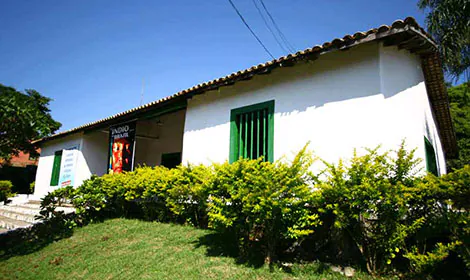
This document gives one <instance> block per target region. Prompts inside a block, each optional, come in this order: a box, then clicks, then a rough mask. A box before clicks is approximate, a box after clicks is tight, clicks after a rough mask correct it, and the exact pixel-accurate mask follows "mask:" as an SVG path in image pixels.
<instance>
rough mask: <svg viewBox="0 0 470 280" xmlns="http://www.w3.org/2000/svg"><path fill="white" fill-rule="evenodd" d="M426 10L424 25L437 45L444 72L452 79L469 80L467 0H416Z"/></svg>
mask: <svg viewBox="0 0 470 280" xmlns="http://www.w3.org/2000/svg"><path fill="white" fill-rule="evenodd" d="M418 6H419V7H420V8H421V9H423V10H425V9H429V13H428V14H427V16H426V24H427V28H428V31H429V33H431V35H432V36H433V37H434V39H435V40H436V41H437V43H438V45H439V49H440V52H441V55H442V59H443V62H444V68H445V70H446V71H447V73H448V74H450V75H451V76H452V77H453V78H456V79H457V78H458V77H459V76H460V75H462V74H465V76H466V77H465V78H466V81H467V82H468V81H469V78H470V3H469V2H468V0H419V2H418Z"/></svg>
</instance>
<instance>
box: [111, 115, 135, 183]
mask: <svg viewBox="0 0 470 280" xmlns="http://www.w3.org/2000/svg"><path fill="white" fill-rule="evenodd" d="M134 141H135V122H132V123H126V124H121V125H116V126H112V127H110V128H109V166H108V173H110V174H113V173H121V172H122V171H131V170H132V167H133V161H134Z"/></svg>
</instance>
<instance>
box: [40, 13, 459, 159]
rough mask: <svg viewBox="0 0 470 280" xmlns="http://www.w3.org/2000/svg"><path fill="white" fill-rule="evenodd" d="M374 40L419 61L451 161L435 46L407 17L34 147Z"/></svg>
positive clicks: (452, 145) (447, 116) (453, 147)
mask: <svg viewBox="0 0 470 280" xmlns="http://www.w3.org/2000/svg"><path fill="white" fill-rule="evenodd" d="M374 40H382V41H383V42H384V45H397V46H398V47H399V48H404V49H407V50H409V51H411V52H413V53H416V54H418V55H420V56H421V57H422V61H423V72H424V76H425V79H426V88H427V91H428V95H429V96H430V101H431V106H432V108H433V111H434V113H435V115H436V119H437V125H438V128H439V133H440V136H441V141H442V143H443V147H444V151H445V153H446V156H447V157H453V156H455V154H456V151H457V150H456V147H457V146H456V139H455V132H454V128H453V124H452V121H451V118H450V112H449V104H448V100H447V92H446V88H445V84H444V78H443V74H442V66H441V62H440V59H439V55H438V51H437V47H436V43H435V42H434V40H433V39H432V37H431V36H430V35H429V34H428V33H427V32H426V31H425V30H424V29H423V28H422V27H420V26H419V25H418V23H417V22H416V20H415V19H414V18H412V17H408V18H406V19H404V20H396V21H395V22H393V23H392V24H391V25H382V26H380V27H378V28H372V29H369V30H368V31H365V32H356V33H354V34H353V35H350V34H347V35H344V36H343V37H342V38H334V39H333V40H331V41H329V42H325V43H323V44H322V45H316V46H313V47H312V48H308V49H305V50H302V51H298V52H296V53H294V54H289V55H287V56H282V57H280V58H278V59H274V60H271V61H268V62H265V63H261V64H258V65H254V66H252V67H250V68H248V69H245V70H243V71H238V72H236V73H232V74H230V75H227V76H225V77H221V78H218V79H214V80H212V81H209V82H204V83H201V84H198V85H195V86H193V87H191V88H189V89H185V90H182V91H180V92H177V93H175V94H173V95H171V96H168V97H165V98H161V99H159V100H156V101H153V102H150V103H147V104H145V105H142V106H139V107H136V108H132V109H130V110H127V111H125V112H121V113H118V114H115V115H112V116H109V117H107V118H104V119H101V120H97V121H94V122H90V123H87V124H84V125H81V126H78V127H75V128H72V129H69V130H66V131H62V132H59V133H57V134H54V135H52V136H49V137H45V138H42V139H40V140H36V141H35V143H42V142H44V141H48V140H51V139H56V138H58V137H62V136H66V135H69V134H72V133H76V132H81V131H87V130H92V129H97V128H103V127H106V126H109V125H112V124H116V123H119V122H122V121H126V120H129V119H131V118H134V117H138V116H139V114H141V113H146V112H148V111H150V110H158V109H159V108H164V107H165V106H168V105H169V104H171V103H172V102H180V101H181V100H184V101H185V100H187V99H188V98H191V96H193V95H195V94H201V93H204V92H206V91H208V90H213V89H217V88H219V87H222V86H226V85H230V84H233V83H235V82H237V81H240V80H243V79H246V78H247V75H248V76H249V77H251V76H253V75H256V74H262V73H269V72H270V71H271V70H272V69H274V68H277V67H289V66H292V64H293V63H295V62H298V61H301V60H312V59H315V58H316V57H318V55H322V54H325V53H328V52H330V51H335V50H337V49H347V48H351V47H353V46H356V45H359V44H362V43H366V42H371V41H374Z"/></svg>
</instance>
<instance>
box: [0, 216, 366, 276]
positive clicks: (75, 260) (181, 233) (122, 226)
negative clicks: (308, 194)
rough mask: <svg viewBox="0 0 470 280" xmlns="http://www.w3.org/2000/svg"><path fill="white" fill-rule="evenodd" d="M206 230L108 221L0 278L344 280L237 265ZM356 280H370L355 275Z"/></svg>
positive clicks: (2, 265) (5, 268)
mask: <svg viewBox="0 0 470 280" xmlns="http://www.w3.org/2000/svg"><path fill="white" fill-rule="evenodd" d="M211 236H214V232H213V231H210V230H199V229H194V228H192V227H188V226H180V225H174V224H161V223H152V222H144V221H139V220H127V219H113V220H107V221H105V222H103V223H99V224H91V225H88V226H85V227H83V228H78V229H76V230H75V232H74V233H73V235H72V236H71V237H69V238H66V239H62V240H60V241H57V242H54V243H52V244H49V245H47V246H46V247H44V248H42V249H40V250H39V251H36V252H33V253H31V254H28V255H22V256H14V257H11V258H9V259H6V260H2V261H1V262H0V279H77V278H78V279H345V277H344V276H341V275H340V274H338V273H334V272H330V270H329V269H328V268H325V266H324V265H321V264H319V263H312V264H305V265H301V264H295V265H294V266H293V267H292V271H290V272H285V271H282V270H279V269H276V270H275V271H274V272H270V271H269V269H268V268H266V267H265V266H262V267H259V268H255V267H250V266H248V265H244V264H237V263H236V259H235V258H233V257H227V256H224V255H223V254H222V255H221V251H217V249H214V248H213V247H211V246H212V245H210V240H211V238H210V237H211ZM355 278H356V279H372V278H371V277H370V276H368V275H366V274H364V273H361V272H358V273H356V276H355Z"/></svg>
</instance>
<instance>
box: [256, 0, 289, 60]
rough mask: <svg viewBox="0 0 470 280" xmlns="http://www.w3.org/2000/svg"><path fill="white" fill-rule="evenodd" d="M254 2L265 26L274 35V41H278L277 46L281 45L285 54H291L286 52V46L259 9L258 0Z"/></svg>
mask: <svg viewBox="0 0 470 280" xmlns="http://www.w3.org/2000/svg"><path fill="white" fill-rule="evenodd" d="M252 1H253V4H255V7H256V9H257V10H258V13H259V15H260V16H261V18H262V19H263V21H264V24H265V25H266V27H267V28H268V30H269V32H271V34H272V35H273V37H274V39H275V40H276V42H277V44H278V45H279V47H281V49H282V50H283V51H284V52H289V51H287V50H286V48H284V46H283V45H282V43H281V42H280V41H279V39H278V38H277V36H276V34H275V33H274V31H273V29H272V28H271V26H270V25H269V23H268V21H267V20H266V18H265V17H264V15H263V13H262V12H261V10H260V8H259V7H258V4H256V0H252Z"/></svg>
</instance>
